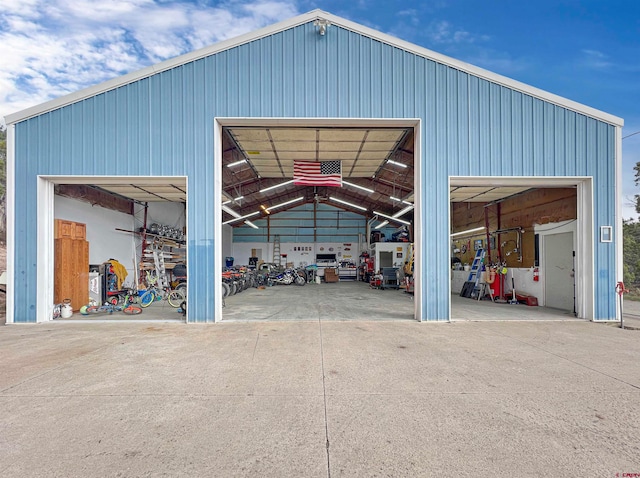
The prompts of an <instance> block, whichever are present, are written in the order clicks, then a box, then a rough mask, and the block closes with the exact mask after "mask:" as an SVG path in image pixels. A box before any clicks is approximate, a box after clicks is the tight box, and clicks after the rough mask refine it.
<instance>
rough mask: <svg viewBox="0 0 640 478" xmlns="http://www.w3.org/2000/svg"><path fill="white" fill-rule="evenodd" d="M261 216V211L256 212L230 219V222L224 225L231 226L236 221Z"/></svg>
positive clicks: (225, 222)
mask: <svg viewBox="0 0 640 478" xmlns="http://www.w3.org/2000/svg"><path fill="white" fill-rule="evenodd" d="M258 214H260V211H256V212H251V213H249V214H245V215H244V216H238V217H234V218H233V219H229V220H228V221H224V222H223V223H222V224H229V223H231V222H236V221H240V220H241V219H246V218H248V217H253V216H256V215H258Z"/></svg>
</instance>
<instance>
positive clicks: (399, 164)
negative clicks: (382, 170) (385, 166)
mask: <svg viewBox="0 0 640 478" xmlns="http://www.w3.org/2000/svg"><path fill="white" fill-rule="evenodd" d="M387 163H389V164H393V165H394V166H400V167H401V168H406V167H407V165H406V164H404V163H399V162H398V161H392V160H390V159H387Z"/></svg>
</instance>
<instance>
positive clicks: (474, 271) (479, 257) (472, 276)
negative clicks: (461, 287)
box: [467, 248, 485, 297]
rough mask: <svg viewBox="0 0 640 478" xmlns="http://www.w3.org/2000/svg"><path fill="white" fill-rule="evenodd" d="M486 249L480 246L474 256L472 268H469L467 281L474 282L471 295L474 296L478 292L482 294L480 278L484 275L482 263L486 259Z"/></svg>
mask: <svg viewBox="0 0 640 478" xmlns="http://www.w3.org/2000/svg"><path fill="white" fill-rule="evenodd" d="M484 254H485V251H484V249H482V248H480V249H478V250H477V251H476V256H475V257H474V258H473V262H472V263H471V269H470V270H469V277H468V278H467V282H473V292H472V293H471V296H472V297H474V296H476V294H480V285H479V282H480V279H481V277H482V263H483V261H484Z"/></svg>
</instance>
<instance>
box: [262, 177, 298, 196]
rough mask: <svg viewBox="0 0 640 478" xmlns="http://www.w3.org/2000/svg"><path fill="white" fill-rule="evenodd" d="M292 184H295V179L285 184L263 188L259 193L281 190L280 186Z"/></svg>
mask: <svg viewBox="0 0 640 478" xmlns="http://www.w3.org/2000/svg"><path fill="white" fill-rule="evenodd" d="M292 182H293V179H291V180H290V181H285V182H284V183H280V184H274V185H273V186H269V187H268V188H263V189H261V190H260V191H258V192H259V193H265V192H267V191H271V190H272V189H276V188H279V187H280V186H286V185H287V184H291V183H292Z"/></svg>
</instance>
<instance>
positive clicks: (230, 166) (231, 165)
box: [227, 159, 247, 168]
mask: <svg viewBox="0 0 640 478" xmlns="http://www.w3.org/2000/svg"><path fill="white" fill-rule="evenodd" d="M246 162H247V160H246V159H241V160H240V161H235V162H233V163H229V164H227V168H233V167H234V166H240V165H241V164H242V163H246Z"/></svg>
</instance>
